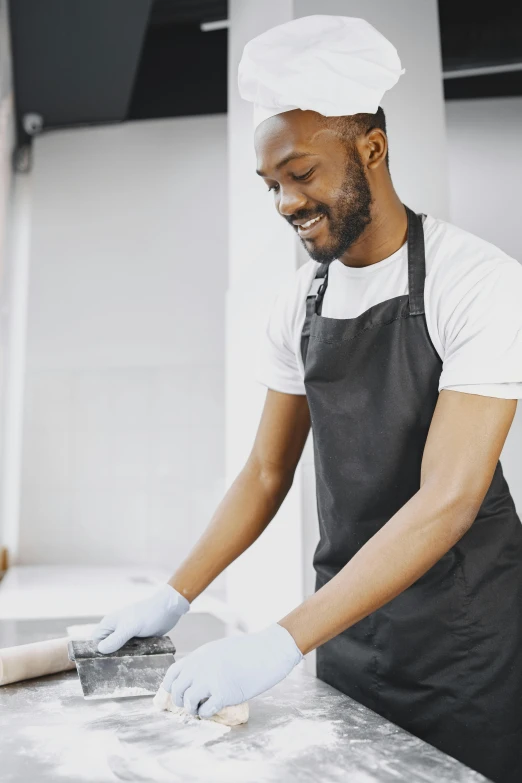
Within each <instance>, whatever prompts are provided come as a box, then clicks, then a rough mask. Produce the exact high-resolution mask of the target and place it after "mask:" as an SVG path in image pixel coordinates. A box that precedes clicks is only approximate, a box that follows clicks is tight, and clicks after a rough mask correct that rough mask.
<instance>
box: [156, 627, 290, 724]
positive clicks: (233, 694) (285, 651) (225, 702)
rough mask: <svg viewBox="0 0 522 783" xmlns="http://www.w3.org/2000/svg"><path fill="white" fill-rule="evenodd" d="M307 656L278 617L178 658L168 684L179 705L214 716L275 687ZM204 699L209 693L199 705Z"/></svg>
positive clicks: (202, 714)
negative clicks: (265, 625) (276, 620)
mask: <svg viewBox="0 0 522 783" xmlns="http://www.w3.org/2000/svg"><path fill="white" fill-rule="evenodd" d="M302 659H303V655H302V653H301V651H300V649H299V648H298V646H297V645H296V643H295V641H294V639H293V637H292V635H291V634H290V633H289V632H288V631H287V630H286V628H283V627H282V626H281V625H278V624H277V623H274V625H271V626H269V627H268V628H266V629H265V630H264V631H260V632H259V633H250V634H246V635H245V636H231V637H228V638H225V639H218V641H216V642H209V643H208V644H204V645H203V646H202V647H199V648H198V649H197V650H195V651H194V652H193V653H191V654H190V655H187V656H186V658H182V659H181V660H180V661H177V662H176V663H174V664H172V666H171V667H170V668H169V670H168V671H167V673H166V675H165V679H164V680H163V683H162V687H163V688H164V689H165V690H166V691H168V692H170V693H171V696H172V700H173V701H174V703H175V704H176V705H177V706H178V707H184V708H185V709H186V710H187V712H190V713H191V714H192V715H199V716H200V717H201V718H211V717H212V715H214V714H215V713H216V712H219V710H222V709H223V707H230V706H232V705H233V704H241V702H244V701H248V699H251V698H253V697H254V696H258V695H259V694H260V693H263V691H266V690H268V689H269V688H272V687H273V686H274V685H276V684H277V683H278V682H280V681H281V680H283V679H284V678H285V677H286V676H287V674H289V673H290V672H291V671H292V669H293V668H294V666H296V665H297V664H298V663H299V662H300V661H301V660H302ZM203 699H208V701H205V702H204V704H202V705H201V706H200V707H199V709H198V706H199V704H200V702H201V701H203Z"/></svg>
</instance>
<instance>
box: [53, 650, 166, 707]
mask: <svg viewBox="0 0 522 783" xmlns="http://www.w3.org/2000/svg"><path fill="white" fill-rule="evenodd" d="M97 648H98V642H95V641H92V640H88V641H70V642H69V644H68V645H67V649H68V654H69V660H71V661H74V662H75V663H76V668H77V670H78V676H79V678H80V683H81V686H82V690H83V696H84V698H85V699H122V698H129V697H132V696H153V695H154V694H155V693H156V692H157V690H158V688H159V686H160V685H161V683H162V681H163V678H164V676H165V673H166V671H167V669H168V668H169V666H170V665H171V664H173V663H174V660H175V659H174V653H175V652H176V648H175V647H174V645H173V643H172V640H171V639H170V638H169V637H168V636H150V637H147V638H145V639H140V638H138V637H136V636H135V637H133V638H132V639H130V640H129V641H128V642H127V644H125V645H124V646H123V647H121V648H120V649H119V650H117V651H116V652H114V653H109V654H107V655H104V654H103V653H100V652H98V649H97Z"/></svg>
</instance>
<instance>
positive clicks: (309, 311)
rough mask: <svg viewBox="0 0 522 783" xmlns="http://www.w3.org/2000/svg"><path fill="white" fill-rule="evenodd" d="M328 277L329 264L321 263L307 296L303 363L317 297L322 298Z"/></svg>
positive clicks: (303, 335)
mask: <svg viewBox="0 0 522 783" xmlns="http://www.w3.org/2000/svg"><path fill="white" fill-rule="evenodd" d="M327 279H328V264H320V265H319V266H318V268H317V272H316V273H315V277H314V279H313V280H312V285H311V286H310V290H309V291H308V294H307V297H306V315H305V320H304V324H303V329H302V332H301V357H302V359H303V365H306V353H307V350H308V340H309V337H310V325H311V323H312V318H313V315H314V313H315V312H316V308H317V299H318V297H319V296H320V298H321V300H322V298H323V295H324V291H325V288H326V285H325V284H326V282H327Z"/></svg>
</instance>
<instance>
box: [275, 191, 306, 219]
mask: <svg viewBox="0 0 522 783" xmlns="http://www.w3.org/2000/svg"><path fill="white" fill-rule="evenodd" d="M305 207H306V198H305V197H304V195H303V194H302V193H299V191H297V190H294V189H293V188H286V189H284V190H283V188H281V190H280V193H279V201H278V204H277V209H278V212H279V214H280V215H282V216H283V217H286V218H288V217H291V216H292V215H295V214H296V212H299V210H302V209H304V208H305Z"/></svg>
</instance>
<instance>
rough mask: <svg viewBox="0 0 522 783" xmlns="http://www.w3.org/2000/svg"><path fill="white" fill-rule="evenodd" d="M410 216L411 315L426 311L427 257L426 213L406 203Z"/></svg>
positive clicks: (409, 278)
mask: <svg viewBox="0 0 522 783" xmlns="http://www.w3.org/2000/svg"><path fill="white" fill-rule="evenodd" d="M404 208H405V209H406V215H407V217H408V291H409V312H410V315H422V314H423V313H424V281H425V279H426V259H425V255H424V229H423V226H422V224H423V222H424V218H425V217H426V216H425V215H422V216H421V215H416V214H415V212H412V211H411V209H410V208H409V207H407V206H406V204H404Z"/></svg>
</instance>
